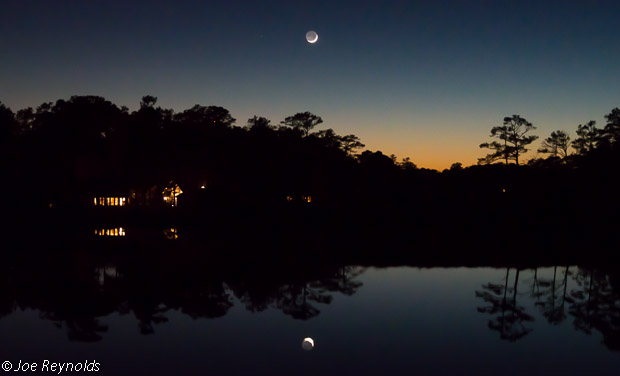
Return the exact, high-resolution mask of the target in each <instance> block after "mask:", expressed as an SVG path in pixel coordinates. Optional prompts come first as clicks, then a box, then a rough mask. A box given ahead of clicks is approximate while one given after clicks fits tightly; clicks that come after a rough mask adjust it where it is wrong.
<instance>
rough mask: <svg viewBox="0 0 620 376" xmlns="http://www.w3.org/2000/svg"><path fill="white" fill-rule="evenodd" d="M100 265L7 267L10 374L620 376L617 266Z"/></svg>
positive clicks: (3, 342) (17, 263) (34, 262)
mask: <svg viewBox="0 0 620 376" xmlns="http://www.w3.org/2000/svg"><path fill="white" fill-rule="evenodd" d="M166 237H168V239H176V238H175V237H174V234H173V235H170V234H167V235H166ZM112 246H113V244H111V245H110V247H112ZM98 252H99V255H100V256H98V257H91V256H90V255H89V252H88V251H81V252H68V253H65V254H63V255H62V256H59V257H54V258H53V259H54V260H56V261H52V262H50V261H49V259H45V258H43V259H41V260H39V259H37V258H29V257H27V258H24V259H19V260H17V259H13V260H12V261H9V262H8V263H6V264H5V266H4V267H3V268H2V269H1V278H0V294H1V295H0V296H1V297H2V298H1V299H2V303H1V306H0V333H1V337H0V356H1V358H0V362H4V361H7V360H8V361H10V362H11V364H12V365H13V366H14V367H16V366H17V364H18V363H19V361H20V360H21V361H22V362H36V363H38V364H39V367H40V364H41V363H42V362H43V361H44V360H49V361H51V362H59V363H63V362H73V363H78V362H82V363H83V362H85V361H93V360H94V361H96V362H98V363H99V368H100V371H99V372H98V373H99V374H109V375H121V374H204V375H250V374H266V375H326V374H345V375H380V374H446V375H459V374H499V375H523V374H530V375H532V374H540V375H543V374H544V375H549V374H575V375H577V374H590V375H618V374H620V294H619V288H620V283H619V280H620V279H619V276H618V275H617V274H614V272H609V271H604V270H603V269H598V268H594V267H580V266H577V265H569V266H566V265H546V266H542V267H537V268H527V269H519V270H517V269H516V268H506V267H503V268H499V267H467V268H465V267H450V268H444V267H424V268H418V267H411V266H393V267H374V266H356V265H348V266H337V267H333V268H331V267H323V268H322V269H321V270H308V269H304V270H297V269H296V268H297V267H295V266H287V265H283V266H278V267H273V266H271V267H264V266H261V265H258V264H257V265H255V266H253V265H241V263H243V261H239V263H240V265H239V267H238V268H237V267H235V266H234V265H233V266H232V267H231V266H230V265H228V266H227V267H220V266H218V265H215V266H213V265H211V267H208V266H205V265H206V264H200V263H197V264H198V265H195V264H196V263H195V262H193V261H192V262H190V263H188V264H184V265H186V266H185V269H183V268H180V267H179V264H178V263H175V262H174V261H171V260H169V259H167V258H166V257H165V252H166V251H165V250H164V251H161V250H160V251H159V252H160V253H159V257H160V261H158V262H152V263H147V264H148V265H147V266H143V265H142V263H141V262H140V260H138V261H136V260H133V261H132V262H127V261H126V260H125V258H124V256H120V257H110V256H109V255H105V254H104V255H103V256H101V254H102V253H101V250H99V251H98ZM162 252H163V254H164V257H163V258H162ZM161 260H164V261H163V262H162V261H161ZM207 263H208V262H207ZM192 264H194V266H193V267H190V266H187V265H192ZM229 270H234V272H229ZM307 337H309V338H312V339H313V340H314V347H313V348H312V349H311V350H310V351H308V350H305V349H304V348H302V342H303V340H304V338H307Z"/></svg>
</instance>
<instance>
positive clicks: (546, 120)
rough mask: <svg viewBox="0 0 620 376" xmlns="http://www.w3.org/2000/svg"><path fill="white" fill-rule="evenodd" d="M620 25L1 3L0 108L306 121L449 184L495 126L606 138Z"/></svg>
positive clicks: (422, 5)
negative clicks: (92, 98)
mask: <svg viewBox="0 0 620 376" xmlns="http://www.w3.org/2000/svg"><path fill="white" fill-rule="evenodd" d="M619 14H620V1H578V2H575V1H531V2H530V1H510V2H509V1H421V2H414V1H385V2H379V1H373V2H364V1H325V2H321V1H305V2H297V1H269V2H261V1H200V2H182V1H176V2H174V3H173V2H171V1H165V2H164V1H148V2H131V4H126V3H125V2H121V1H61V0H58V1H28V0H20V1H7V0H0V48H1V49H2V55H0V101H2V102H4V103H5V104H7V105H9V106H10V107H11V108H12V109H13V110H17V109H20V108H23V107H27V106H37V105H39V104H40V103H42V102H45V101H55V100H57V99H59V98H68V97H69V96H71V95H76V94H93V95H102V96H104V97H106V98H107V99H109V100H111V101H113V102H115V103H116V104H118V105H126V106H128V107H129V108H130V109H135V108H136V107H137V106H138V103H139V100H140V98H141V96H143V95H145V94H152V95H155V96H157V97H158V98H159V105H161V106H162V107H166V108H173V109H175V110H176V111H180V110H183V109H186V108H188V107H191V106H192V105H194V104H202V105H211V104H213V105H220V106H223V107H226V108H227V109H228V110H230V111H231V113H232V114H233V116H234V117H235V118H236V119H237V124H239V125H243V124H245V121H246V120H247V119H248V118H249V117H251V116H252V115H254V114H257V115H263V116H266V117H268V118H270V119H271V120H272V121H273V122H279V121H280V120H282V119H283V118H284V117H285V116H287V115H291V114H294V113H295V112H299V111H306V110H308V111H312V112H314V113H316V114H318V115H320V116H322V117H323V118H324V120H325V123H324V125H323V128H328V127H330V128H333V129H334V130H335V131H336V132H337V133H340V134H346V133H354V134H356V135H358V136H360V137H361V138H362V141H364V142H365V143H366V145H367V147H368V148H370V149H373V150H377V149H379V150H382V151H383V152H385V153H387V154H390V153H395V154H397V155H398V156H399V157H404V156H411V157H412V159H413V161H414V162H416V163H417V164H418V165H420V166H423V167H434V168H444V167H447V166H449V165H450V163H451V162H455V161H461V162H463V163H464V164H471V163H475V160H476V158H477V157H478V156H482V155H484V151H483V150H480V149H479V148H478V144H479V143H481V142H484V141H487V140H488V134H489V130H490V128H491V127H492V126H494V125H499V124H501V121H502V118H503V117H504V116H509V115H512V114H520V115H521V116H523V117H525V118H527V119H528V120H529V121H531V122H533V123H534V125H536V126H537V127H538V130H537V132H536V134H538V135H539V136H541V138H544V137H546V136H547V135H548V134H549V133H550V132H551V131H553V130H556V129H565V130H567V131H570V132H571V134H572V135H574V130H575V129H576V127H577V125H578V124H580V123H584V122H586V121H588V120H591V119H593V120H597V122H598V123H599V125H600V126H602V125H603V121H604V119H603V116H604V115H605V114H606V113H608V112H609V111H610V110H611V109H612V108H613V107H617V106H620V90H619V88H620V17H618V15H619ZM308 30H315V31H316V32H317V33H318V34H319V41H318V43H316V44H314V45H310V44H308V43H306V42H305V38H304V36H305V33H306V32H307V31H308ZM537 146H538V145H535V146H534V149H535V148H536V147H537ZM530 156H533V153H530Z"/></svg>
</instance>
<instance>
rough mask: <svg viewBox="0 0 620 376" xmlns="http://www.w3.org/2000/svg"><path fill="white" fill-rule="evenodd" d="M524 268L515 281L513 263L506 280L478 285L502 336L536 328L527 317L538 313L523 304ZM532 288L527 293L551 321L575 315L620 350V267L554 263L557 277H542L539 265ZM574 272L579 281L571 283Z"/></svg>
mask: <svg viewBox="0 0 620 376" xmlns="http://www.w3.org/2000/svg"><path fill="white" fill-rule="evenodd" d="M519 272H520V270H519V269H516V272H515V277H514V281H510V280H509V274H510V268H507V269H506V276H505V277H504V278H503V281H501V282H500V283H492V282H489V283H487V284H484V285H482V289H481V290H477V291H476V297H477V298H480V299H482V301H483V302H484V303H486V305H483V306H480V307H478V311H479V312H481V313H486V314H490V315H492V316H493V318H492V319H490V320H489V322H488V327H489V329H491V330H494V331H498V332H499V333H500V338H501V339H503V340H508V341H516V340H519V339H521V338H523V337H524V336H526V335H527V334H528V333H530V332H532V329H531V328H528V327H527V326H526V325H525V324H526V322H531V321H534V317H533V316H532V315H530V314H528V313H527V312H526V311H525V308H524V307H523V306H521V305H518V304H517V301H518V299H523V297H522V295H523V294H521V295H520V294H519V293H518V281H519ZM533 275H534V276H533V282H532V286H531V290H530V291H529V292H527V293H526V294H527V295H528V296H529V298H530V299H531V300H533V302H534V307H536V308H538V309H539V310H540V312H541V314H542V316H543V317H544V318H545V320H546V321H547V322H548V323H549V324H551V325H558V324H560V323H562V322H563V321H565V320H567V319H568V318H569V317H570V318H572V319H573V326H574V328H575V329H576V330H577V331H580V332H584V333H586V334H591V333H593V331H598V332H600V333H601V334H602V336H603V344H604V345H605V346H606V347H607V348H609V349H610V350H615V351H620V280H619V274H618V271H617V270H612V271H602V270H597V269H595V268H576V269H575V270H572V271H571V270H570V269H569V267H568V266H563V267H558V266H557V265H556V266H554V267H553V274H552V277H551V278H539V275H538V269H534V271H533ZM569 277H571V278H572V280H573V282H574V284H571V285H573V286H571V287H570V288H569V283H568V282H569Z"/></svg>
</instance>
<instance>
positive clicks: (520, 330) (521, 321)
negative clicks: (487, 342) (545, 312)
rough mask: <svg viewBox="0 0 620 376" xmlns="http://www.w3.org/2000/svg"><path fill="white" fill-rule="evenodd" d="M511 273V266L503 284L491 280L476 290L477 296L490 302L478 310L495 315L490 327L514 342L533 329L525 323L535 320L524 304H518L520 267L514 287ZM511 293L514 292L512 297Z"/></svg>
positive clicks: (503, 337)
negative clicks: (479, 289) (510, 282)
mask: <svg viewBox="0 0 620 376" xmlns="http://www.w3.org/2000/svg"><path fill="white" fill-rule="evenodd" d="M509 274H510V268H506V279H505V281H504V283H503V284H492V283H490V282H489V283H487V284H486V285H482V290H481V291H476V297H478V298H481V299H482V300H483V301H484V302H485V303H488V305H486V306H482V307H478V312H481V313H488V314H490V315H492V316H493V319H491V320H489V322H488V325H489V329H491V330H495V331H498V332H499V333H500V338H501V339H504V340H508V341H511V342H512V341H516V340H518V339H520V338H522V337H524V336H526V335H527V334H528V333H530V332H531V331H532V329H530V328H527V327H526V325H525V323H526V322H529V321H534V318H533V317H532V316H530V315H528V314H527V313H526V312H525V309H524V308H523V307H522V306H519V305H517V290H518V283H519V269H517V270H516V274H515V278H514V283H513V285H512V287H509V286H508V276H509ZM509 294H512V297H510V296H509Z"/></svg>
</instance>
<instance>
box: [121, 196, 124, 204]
mask: <svg viewBox="0 0 620 376" xmlns="http://www.w3.org/2000/svg"><path fill="white" fill-rule="evenodd" d="M121 206H125V197H121Z"/></svg>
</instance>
